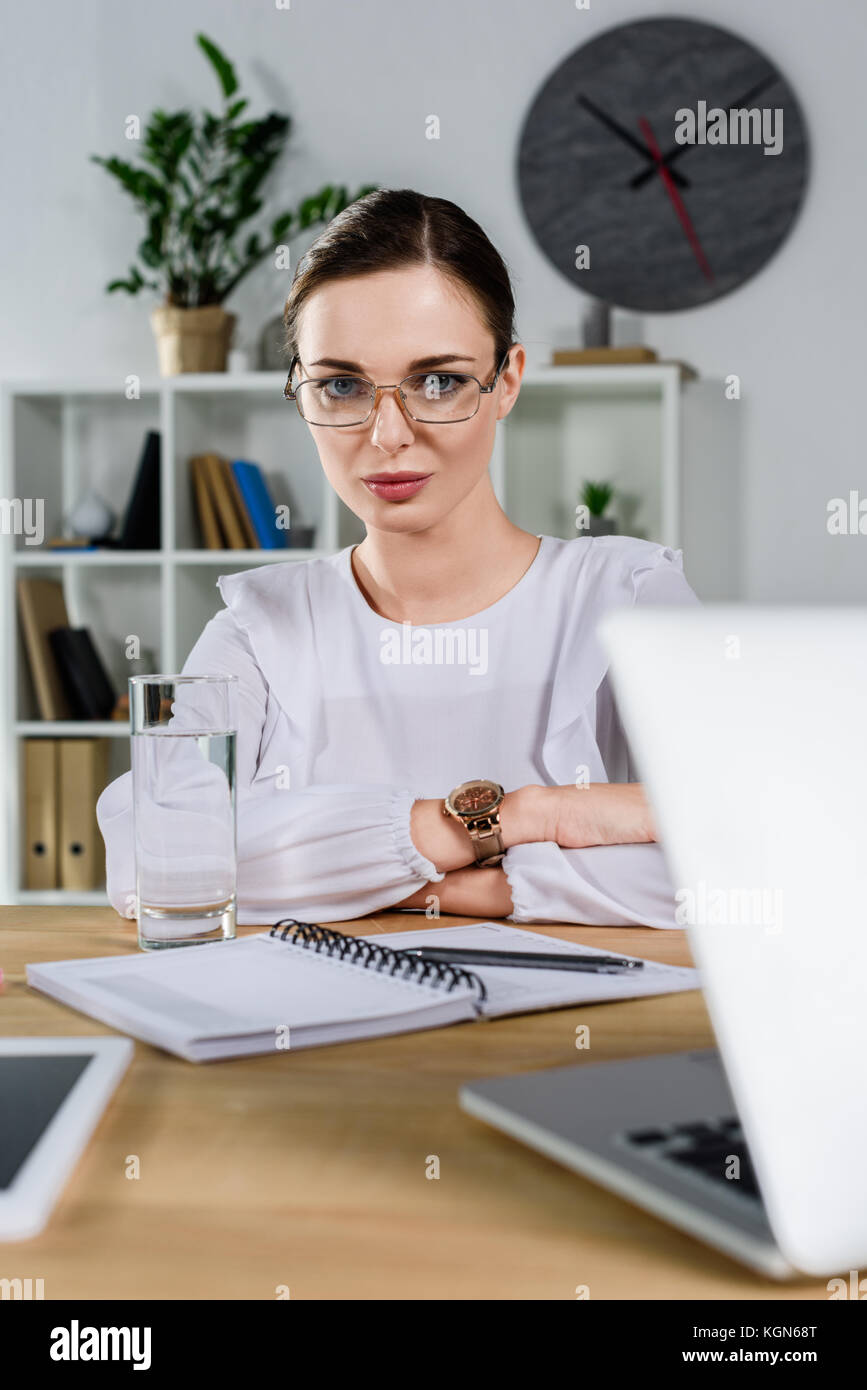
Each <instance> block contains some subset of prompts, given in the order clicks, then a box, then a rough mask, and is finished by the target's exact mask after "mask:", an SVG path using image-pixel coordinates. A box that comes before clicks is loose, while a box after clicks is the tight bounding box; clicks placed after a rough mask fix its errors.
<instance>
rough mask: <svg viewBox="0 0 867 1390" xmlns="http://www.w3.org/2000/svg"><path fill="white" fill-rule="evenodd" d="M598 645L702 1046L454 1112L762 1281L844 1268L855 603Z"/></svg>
mask: <svg viewBox="0 0 867 1390" xmlns="http://www.w3.org/2000/svg"><path fill="white" fill-rule="evenodd" d="M599 635H600V639H601V640H602V643H603V646H604V647H605V649H606V651H607V653H608V655H609V657H610V659H611V676H612V681H613V684H614V690H615V695H616V698H617V700H618V704H619V709H620V712H621V716H622V719H623V723H624V727H625V730H626V733H627V737H628V739H629V742H630V747H631V749H632V753H633V755H634V758H635V760H636V765H637V767H638V770H639V775H640V776H641V779H642V780H643V781H644V783H645V786H646V789H647V792H648V796H649V799H650V802H651V805H652V807H653V810H654V814H655V817H656V822H657V826H658V828H659V833H660V840H661V842H662V844H663V847H664V851H665V855H666V859H667V862H668V865H669V868H670V871H671V877H672V881H673V884H674V886H675V892H676V903H677V913H678V920H679V921H681V922H682V923H683V925H684V926H685V927H686V930H687V934H688V938H689V942H690V947H691V950H692V953H693V956H694V958H695V961H696V965H697V966H698V969H699V972H700V977H701V981H702V988H703V990H704V993H705V998H706V1002H707V1006H708V1010H709V1013H710V1017H711V1022H712V1025H713V1031H714V1035H715V1041H716V1044H717V1048H716V1049H715V1050H702V1051H700V1052H687V1053H675V1054H669V1055H661V1056H651V1057H640V1058H637V1059H635V1060H632V1061H617V1062H603V1063H593V1062H587V1063H584V1064H583V1065H581V1066H570V1067H561V1068H557V1069H555V1070H552V1071H540V1072H534V1073H531V1074H527V1075H522V1076H513V1077H500V1078H497V1079H493V1080H483V1081H476V1082H471V1083H469V1084H467V1085H465V1086H464V1087H463V1088H462V1089H461V1091H460V1104H461V1106H462V1107H463V1108H464V1109H465V1110H466V1111H468V1112H469V1113H470V1114H472V1115H475V1116H477V1117H478V1118H479V1119H481V1120H484V1121H486V1122H487V1123H488V1124H491V1125H494V1126H496V1127H497V1128H498V1129H501V1130H503V1131H504V1132H505V1133H507V1134H509V1135H511V1136H513V1137H514V1138H516V1139H519V1140H522V1141H523V1142H525V1143H526V1144H528V1145H530V1146H531V1147H533V1148H534V1149H538V1150H539V1151H540V1152H542V1153H545V1154H547V1155H549V1156H550V1157H551V1158H553V1159H556V1160H557V1161H558V1162H560V1163H563V1164H565V1165H566V1166H567V1167H569V1168H572V1169H574V1171H575V1172H577V1173H580V1174H582V1175H584V1176H586V1177H588V1178H591V1179H592V1180H594V1181H595V1182H598V1183H601V1184H602V1185H603V1186H605V1187H607V1188H609V1189H611V1190H612V1191H614V1192H617V1193H619V1194H620V1195H622V1196H623V1197H626V1198H627V1199H629V1200H631V1201H633V1202H635V1203H637V1204H638V1205H640V1206H642V1207H644V1208H646V1209H647V1210H649V1211H651V1212H655V1213H657V1214H658V1215H659V1216H661V1217H662V1218H664V1219H665V1220H667V1221H669V1222H671V1223H672V1224H674V1225H676V1226H679V1227H680V1228H681V1229H683V1230H686V1231H689V1232H691V1233H692V1234H693V1235H695V1236H697V1237H699V1238H700V1239H702V1240H704V1241H706V1242H707V1243H709V1244H711V1245H714V1246H716V1247H717V1248H718V1249H720V1250H724V1251H725V1252H726V1253H728V1254H729V1255H732V1256H734V1257H736V1258H737V1259H740V1260H742V1261H743V1262H744V1263H746V1264H748V1265H750V1266H752V1267H753V1268H755V1269H758V1270H760V1271H762V1272H763V1273H765V1274H768V1275H771V1276H773V1277H775V1278H780V1279H784V1278H787V1277H789V1276H791V1275H792V1274H794V1273H796V1272H798V1271H800V1272H803V1273H806V1274H810V1275H827V1274H836V1273H839V1272H840V1271H844V1270H845V1271H850V1270H853V1269H854V1270H858V1269H859V1268H861V1267H863V1266H864V1265H867V1182H865V1178H864V1156H865V1154H867V1046H865V1042H864V1019H865V1017H867V727H865V721H867V713H865V711H867V609H864V608H848V609H845V608H821V607H814V608H762V607H740V606H730V605H720V606H716V607H708V608H658V609H652V610H650V609H631V610H626V611H619V612H617V613H615V614H610V615H608V617H607V618H606V619H605V620H603V622H602V623H601V624H600V629H599Z"/></svg>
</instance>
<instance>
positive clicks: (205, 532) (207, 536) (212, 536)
mask: <svg viewBox="0 0 867 1390" xmlns="http://www.w3.org/2000/svg"><path fill="white" fill-rule="evenodd" d="M190 469H191V471H192V475H193V494H194V497H195V501H196V512H197V514H198V518H199V526H200V528H201V532H202V540H203V541H204V542H205V549H206V550H222V549H223V548H224V547H223V537H222V535H221V534H220V523H219V521H218V519H217V509H216V506H215V505H214V499H213V497H212V496H211V490H210V488H209V486H208V477H207V469H206V466H205V460H204V458H203V457H202V455H201V454H196V455H195V456H194V457H193V458H191V459H190Z"/></svg>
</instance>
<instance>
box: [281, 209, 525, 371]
mask: <svg viewBox="0 0 867 1390" xmlns="http://www.w3.org/2000/svg"><path fill="white" fill-rule="evenodd" d="M413 265H432V266H436V268H437V270H440V271H441V272H442V273H443V274H444V275H446V276H448V278H449V279H450V280H451V281H452V282H453V283H454V284H455V285H456V287H458V288H459V289H461V290H463V291H465V292H466V293H468V294H469V295H470V296H471V297H472V298H473V300H474V301H475V303H476V304H477V305H478V308H479V312H480V313H481V316H482V319H483V321H484V323H485V325H486V327H487V328H488V329H489V331H490V333H491V335H492V337H493V339H494V351H495V358H494V368H496V367H499V365H500V363H501V362H502V360H503V358H504V357H505V355H506V353H507V352H508V350H509V348H510V347H511V346H512V344H513V343H514V342H515V341H516V339H517V333H516V330H515V322H514V319H515V299H514V295H513V293H512V285H511V281H510V278H509V272H508V270H507V269H506V265H505V262H504V261H503V259H502V257H501V256H500V253H499V252H498V251H497V249H496V247H495V246H494V245H493V244H492V243H491V242H490V241H489V240H488V237H487V236H486V234H485V233H484V232H483V231H482V228H481V227H480V226H479V224H478V223H477V222H474V221H473V219H472V218H471V217H468V216H467V214H466V213H465V212H464V211H463V209H462V208H459V207H458V205H457V204H456V203H450V202H449V201H448V200H447V199H445V198H429V197H427V196H426V195H425V194H423V193H416V192H414V191H413V190H412V189H411V188H378V189H376V190H375V191H374V192H373V193H368V194H366V196H365V197H363V198H359V199H358V200H357V201H356V202H354V203H350V204H349V207H347V208H344V210H343V212H341V213H340V214H339V215H338V216H337V217H335V218H334V220H333V221H332V222H329V224H328V226H327V227H326V228H325V229H324V231H322V232H321V234H320V235H319V236H318V237H317V238H316V240H315V241H314V242H313V243H312V245H311V246H309V247H308V249H307V250H306V251H305V252H304V255H303V256H302V257H301V259H300V261H299V262H298V265H297V266H296V268H295V274H294V276H293V279H292V287H291V289H290V291H289V296H288V298H287V300H286V307H285V309H284V311H283V323H284V326H285V329H286V337H285V340H284V347H285V349H286V351H287V352H288V354H289V357H290V358H294V357H296V356H297V355H298V332H299V327H300V317H301V310H302V309H303V307H304V305H305V303H306V302H307V300H308V299H309V298H310V296H311V295H312V294H313V293H314V292H315V291H316V290H317V289H319V287H320V286H321V285H324V284H326V283H327V282H328V281H331V280H340V279H348V278H349V277H350V276H354V275H366V274H372V273H373V272H375V271H380V270H396V269H398V268H400V267H402V266H413Z"/></svg>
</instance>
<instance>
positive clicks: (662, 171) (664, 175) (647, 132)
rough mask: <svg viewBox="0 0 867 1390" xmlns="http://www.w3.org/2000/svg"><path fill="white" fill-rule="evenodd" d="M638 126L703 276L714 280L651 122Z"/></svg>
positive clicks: (646, 120) (640, 121) (640, 122)
mask: <svg viewBox="0 0 867 1390" xmlns="http://www.w3.org/2000/svg"><path fill="white" fill-rule="evenodd" d="M638 124H639V126H640V128H641V133H642V135H643V136H644V138H645V140H646V141H647V143H648V145H649V147H650V149H651V151H652V153H653V157H654V159H655V160H656V167H657V169H658V170H659V176H660V178H661V179H662V182H663V183H664V184H665V191H666V193H667V194H668V196H669V198H670V199H671V201H672V202H673V204H674V210H675V212H676V213H677V215H678V217H679V218H680V224H681V226H682V227H683V230H684V231H685V232H686V236H687V240H688V241H689V244H690V246H691V247H692V249H693V252H694V253H695V258H696V260H697V261H698V263H699V265H700V266H701V270H702V274H703V275H704V276H705V278H706V279H708V280H712V279H713V278H714V277H713V271H712V270H711V268H710V266H709V264H708V260H707V257H706V256H705V254H704V251H703V250H702V247H701V242H700V241H699V239H698V237H697V236H696V232H695V228H694V227H693V225H692V222H691V221H690V216H689V213H688V212H687V210H686V208H685V207H684V205H683V199H682V198H681V196H680V194H679V193H678V191H677V189H676V188H675V186H674V180H673V178H672V176H671V174H670V172H669V170H668V169H667V167H666V165H665V164H664V163H663V159H662V155H661V154H660V153H659V146H658V145H657V143H656V138H655V136H654V134H653V131H652V129H651V126H650V121H649V120H648V119H647V117H646V116H642V117H641V119H640V120H639V122H638Z"/></svg>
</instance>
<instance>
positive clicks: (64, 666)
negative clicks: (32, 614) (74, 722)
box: [48, 627, 117, 719]
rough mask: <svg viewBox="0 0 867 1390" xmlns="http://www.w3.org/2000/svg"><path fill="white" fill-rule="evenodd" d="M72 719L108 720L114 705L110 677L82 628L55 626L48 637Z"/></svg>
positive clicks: (115, 697) (86, 632)
mask: <svg viewBox="0 0 867 1390" xmlns="http://www.w3.org/2000/svg"><path fill="white" fill-rule="evenodd" d="M48 640H49V642H50V644H51V650H52V652H53V653H54V660H55V662H56V664H57V669H58V671H59V672H60V676H61V679H62V680H63V683H64V685H65V687H66V689H67V690H68V691H69V700H70V703H71V705H72V712H73V715H74V717H75V718H76V719H110V718H111V715H112V711H113V710H114V707H115V705H116V704H117V694H116V692H115V689H114V686H113V685H112V683H111V677H110V676H109V674H108V672H107V671H106V669H105V667H104V666H103V664H102V659H101V657H100V655H99V652H98V651H97V650H96V647H95V646H94V642H93V638H92V637H91V635H90V632H89V630H88V629H87V628H86V627H81V628H77V627H58V628H55V630H54V631H53V632H50V633H49V634H48Z"/></svg>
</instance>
